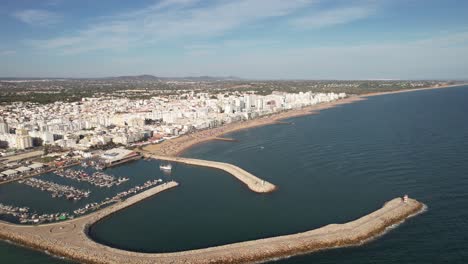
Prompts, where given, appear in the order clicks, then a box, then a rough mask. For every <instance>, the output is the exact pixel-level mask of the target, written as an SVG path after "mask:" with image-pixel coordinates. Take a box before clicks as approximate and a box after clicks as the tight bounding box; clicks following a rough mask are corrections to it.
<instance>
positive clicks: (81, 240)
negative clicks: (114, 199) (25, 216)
mask: <svg viewBox="0 0 468 264" xmlns="http://www.w3.org/2000/svg"><path fill="white" fill-rule="evenodd" d="M175 186H177V183H176V182H169V183H165V184H163V185H159V186H157V187H154V188H152V189H150V190H147V191H145V192H142V193H140V194H137V195H135V196H133V197H130V198H128V199H127V200H125V201H124V202H121V203H118V204H115V205H113V206H110V207H108V208H105V209H103V210H101V211H99V212H96V213H94V214H90V215H87V216H84V217H80V218H77V219H74V220H70V221H66V222H62V223H55V224H46V225H40V226H19V225H13V224H8V223H3V222H0V238H3V239H9V240H11V241H14V242H17V243H20V244H23V245H26V246H29V247H32V248H36V249H40V250H47V251H48V252H50V253H53V254H56V255H59V256H64V257H68V258H71V259H74V260H77V261H79V262H83V263H173V264H174V263H175V264H176V263H255V262H262V261H267V260H271V259H277V258H282V257H288V256H292V255H297V254H304V253H309V252H313V251H317V250H322V249H328V248H336V247H342V246H350V245H359V244H362V243H363V242H366V241H369V239H370V238H372V237H375V236H377V235H379V234H382V233H384V232H385V231H386V230H387V228H388V227H390V226H392V225H394V224H397V223H400V222H401V221H403V220H404V219H406V218H407V217H409V216H412V215H415V214H417V213H419V212H422V210H423V204H422V203H420V202H418V201H416V200H414V199H401V198H396V199H393V200H391V201H389V202H387V203H386V204H385V205H384V206H383V207H382V208H381V209H379V210H377V211H375V212H372V213H370V214H368V215H366V216H364V217H361V218H359V219H357V220H354V221H351V222H348V223H345V224H331V225H327V226H324V227H321V228H318V229H314V230H311V231H306V232H303V233H298V234H292V235H285V236H278V237H271V238H265V239H258V240H252V241H246V242H240V243H234V244H229V245H224V246H216V247H211V248H205V249H197V250H188V251H182V252H174V253H139V252H130V251H125V250H121V249H116V248H112V247H109V246H105V245H102V244H98V243H96V242H94V241H93V240H91V239H90V238H89V237H88V235H87V232H88V228H89V227H90V226H91V225H93V224H94V223H96V222H98V221H99V220H101V219H103V218H105V217H107V216H109V215H111V214H113V213H115V212H117V211H119V210H122V209H124V208H126V207H128V206H131V205H133V204H135V203H137V202H139V201H141V200H142V199H145V198H148V197H150V196H152V195H155V194H156V193H159V192H162V191H164V190H167V189H169V188H173V187H175ZM116 232H118V230H117V231H116Z"/></svg>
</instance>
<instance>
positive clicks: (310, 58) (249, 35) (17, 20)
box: [0, 0, 468, 79]
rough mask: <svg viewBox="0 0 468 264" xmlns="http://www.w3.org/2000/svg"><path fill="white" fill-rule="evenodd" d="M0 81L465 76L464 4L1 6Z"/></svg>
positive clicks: (15, 1)
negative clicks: (142, 76) (123, 77)
mask: <svg viewBox="0 0 468 264" xmlns="http://www.w3.org/2000/svg"><path fill="white" fill-rule="evenodd" d="M0 33H1V34H0V61H1V63H0V76H3V77H6V76H8V77H38V76H46V77H102V76H116V75H133V74H153V75H157V76H198V75H212V76H226V75H235V76H239V77H244V78H257V79H468V1H460V0H439V1H436V0H237V1H229V0H207V1H202V0H151V1H150V0H132V1H125V0H114V1H111V0H99V1H95V0H80V1H73V0H41V1H37V0H2V1H1V3H0Z"/></svg>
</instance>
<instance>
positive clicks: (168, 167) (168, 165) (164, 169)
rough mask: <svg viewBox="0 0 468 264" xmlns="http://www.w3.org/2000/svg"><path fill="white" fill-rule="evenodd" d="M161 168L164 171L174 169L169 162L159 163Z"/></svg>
mask: <svg viewBox="0 0 468 264" xmlns="http://www.w3.org/2000/svg"><path fill="white" fill-rule="evenodd" d="M159 169H160V170H162V171H171V170H172V164H170V163H168V164H165V165H163V164H161V165H159Z"/></svg>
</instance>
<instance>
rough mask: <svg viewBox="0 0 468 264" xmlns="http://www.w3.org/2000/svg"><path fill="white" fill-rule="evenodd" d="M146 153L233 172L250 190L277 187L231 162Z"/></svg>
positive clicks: (268, 190)
mask: <svg viewBox="0 0 468 264" xmlns="http://www.w3.org/2000/svg"><path fill="white" fill-rule="evenodd" d="M145 155H146V157H149V158H154V159H158V160H164V161H172V162H178V163H184V164H189V165H196V166H203V167H210V168H215V169H219V170H223V171H226V172H227V173H229V174H231V175H232V176H234V177H236V178H237V179H238V180H240V181H241V182H243V183H244V184H245V185H247V187H249V189H250V190H252V191H254V192H257V193H269V192H272V191H274V190H275V189H276V186H275V185H273V184H271V183H269V182H267V181H265V180H262V179H260V178H258V177H256V176H255V175H253V174H251V173H249V172H248V171H245V170H243V169H242V168H239V167H237V166H235V165H232V164H229V163H225V162H218V161H209V160H201V159H191V158H182V157H170V156H159V155H151V154H145Z"/></svg>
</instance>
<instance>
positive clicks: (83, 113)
mask: <svg viewBox="0 0 468 264" xmlns="http://www.w3.org/2000/svg"><path fill="white" fill-rule="evenodd" d="M344 97H346V94H344V93H340V94H336V93H312V92H305V93H303V92H301V93H284V92H274V93H272V94H270V95H258V94H254V93H253V92H245V93H240V92H232V93H220V94H209V93H195V92H189V93H185V94H179V95H171V96H164V97H152V98H150V99H145V100H130V99H122V98H84V99H83V100H82V101H81V102H73V103H69V102H55V103H52V104H46V105H39V104H33V103H28V102H18V103H13V104H11V105H8V106H4V107H3V108H1V109H0V112H1V115H2V117H3V119H2V120H0V144H3V145H7V146H8V147H9V148H16V149H27V148H30V147H33V146H35V145H44V144H50V145H57V146H61V147H65V148H72V149H88V148H90V147H93V146H99V145H105V144H109V143H114V144H122V145H129V144H133V143H135V142H141V141H146V140H158V139H161V138H166V137H174V136H179V135H182V134H186V133H189V132H192V131H194V130H197V129H207V128H211V127H216V126H220V125H223V124H225V123H231V122H237V121H242V120H248V119H252V118H256V117H259V116H262V115H267V114H271V113H274V112H278V111H283V110H289V109H295V108H301V107H305V106H309V105H314V104H319V103H323V102H330V101H334V100H338V99H341V98H344Z"/></svg>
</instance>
